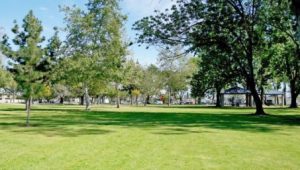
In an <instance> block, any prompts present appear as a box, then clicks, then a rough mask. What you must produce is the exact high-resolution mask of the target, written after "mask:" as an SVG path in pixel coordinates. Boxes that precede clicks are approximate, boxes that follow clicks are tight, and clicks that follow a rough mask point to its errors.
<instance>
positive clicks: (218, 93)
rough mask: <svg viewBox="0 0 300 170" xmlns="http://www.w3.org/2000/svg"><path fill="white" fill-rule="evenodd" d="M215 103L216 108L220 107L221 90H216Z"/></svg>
mask: <svg viewBox="0 0 300 170" xmlns="http://www.w3.org/2000/svg"><path fill="white" fill-rule="evenodd" d="M216 91H217V102H216V107H222V106H221V88H217V89H216Z"/></svg>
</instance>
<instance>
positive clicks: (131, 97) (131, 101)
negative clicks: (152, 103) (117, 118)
mask: <svg viewBox="0 0 300 170" xmlns="http://www.w3.org/2000/svg"><path fill="white" fill-rule="evenodd" d="M132 104H133V96H132V94H130V105H131V106H132Z"/></svg>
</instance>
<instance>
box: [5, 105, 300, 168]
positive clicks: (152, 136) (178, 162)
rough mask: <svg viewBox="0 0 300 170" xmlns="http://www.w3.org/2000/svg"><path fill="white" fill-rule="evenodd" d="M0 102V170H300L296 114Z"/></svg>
mask: <svg viewBox="0 0 300 170" xmlns="http://www.w3.org/2000/svg"><path fill="white" fill-rule="evenodd" d="M266 111H267V112H268V113H269V114H270V115H269V116H263V117H257V116H253V115H250V113H253V112H254V110H253V109H246V108H224V109H217V108H213V107H193V106H173V107H171V108H168V107H165V106H149V107H128V106H127V107H126V106H123V107H122V108H120V109H116V108H114V107H113V106H94V107H93V108H92V110H91V111H84V107H82V106H59V105H34V106H33V110H32V115H31V127H29V128H27V127H25V116H26V115H25V111H24V105H8V104H5V105H3V104H1V105H0V169H13V170H17V169H30V170H34V169H39V170H41V169H42V170H44V169H55V170H58V169H59V170H61V169H70V170H71V169H72V170H73V169H105V170H106V169H122V170H123V169H124V170H126V169H128V170H135V169H143V170H144V169H170V170H174V169H187V170H192V169H197V170H198V169H230V170H231V169H243V170H244V169H270V170H274V169H280V170H281V169H282V170H297V169H300V109H282V108H268V109H266Z"/></svg>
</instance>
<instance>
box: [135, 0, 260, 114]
mask: <svg viewBox="0 0 300 170" xmlns="http://www.w3.org/2000/svg"><path fill="white" fill-rule="evenodd" d="M177 2H178V3H177V4H176V5H174V6H172V7H171V9H170V10H168V11H166V12H162V13H157V14H156V15H155V16H150V17H145V18H143V19H142V20H140V21H138V22H136V23H135V25H134V29H136V30H138V31H140V34H139V36H138V42H139V43H148V44H167V45H177V44H181V45H184V46H186V47H187V48H188V49H189V50H190V51H193V52H195V51H198V50H199V51H200V49H201V48H210V47H211V46H216V47H217V48H219V49H220V50H222V51H226V52H227V53H228V54H230V56H231V57H233V63H232V64H235V65H238V68H239V72H240V73H241V74H242V76H243V78H244V80H245V81H246V82H247V83H248V84H249V88H250V91H251V93H252V96H253V98H254V101H255V105H256V113H255V114H256V115H263V114H265V112H264V109H263V106H262V101H261V98H260V97H259V94H258V91H257V77H256V75H255V65H254V64H255V63H254V60H255V57H259V53H260V49H261V43H262V42H263V41H264V36H262V35H261V34H262V33H264V32H263V30H264V29H265V27H266V23H265V22H264V20H262V17H263V16H264V15H263V14H264V12H265V9H264V1H260V0H258V1H255V0H246V1H240V0H225V1H211V0H209V1H194V0H188V1H186V0H179V1H177Z"/></svg>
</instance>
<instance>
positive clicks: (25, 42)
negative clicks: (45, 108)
mask: <svg viewBox="0 0 300 170" xmlns="http://www.w3.org/2000/svg"><path fill="white" fill-rule="evenodd" d="M22 28H23V29H21V28H20V27H19V25H18V24H17V23H16V22H15V26H14V27H13V28H12V32H13V33H14V34H15V38H14V39H13V43H14V45H15V46H16V47H17V48H14V49H13V48H12V47H11V46H10V45H9V43H8V37H6V38H5V39H4V40H3V41H2V43H1V50H2V52H3V54H4V55H5V56H7V57H8V58H10V59H11V60H12V62H10V63H9V65H10V66H9V70H10V71H11V72H12V73H13V74H14V77H15V80H16V81H17V82H18V84H19V85H20V86H21V88H22V92H23V95H24V97H25V99H26V110H27V118H26V125H27V126H29V118H30V109H31V102H32V98H33V97H35V94H37V93H39V91H41V90H42V89H43V87H44V86H43V79H44V74H43V72H42V71H40V70H39V66H40V63H41V61H42V60H43V49H42V48H41V43H42V42H43V41H44V38H43V37H42V36H41V33H42V30H43V28H42V25H41V21H39V20H38V19H37V18H36V17H35V16H34V14H33V12H32V11H29V13H28V14H27V15H26V16H25V18H24V19H23V25H22Z"/></svg>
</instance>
